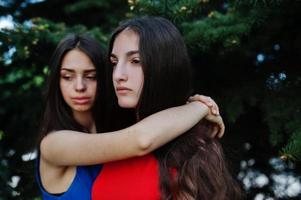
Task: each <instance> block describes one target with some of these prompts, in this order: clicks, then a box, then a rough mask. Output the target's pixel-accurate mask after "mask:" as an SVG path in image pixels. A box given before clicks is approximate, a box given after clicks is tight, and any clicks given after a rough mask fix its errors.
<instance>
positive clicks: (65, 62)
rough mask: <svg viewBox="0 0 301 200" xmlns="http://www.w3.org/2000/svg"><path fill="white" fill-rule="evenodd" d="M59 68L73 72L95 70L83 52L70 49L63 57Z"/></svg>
mask: <svg viewBox="0 0 301 200" xmlns="http://www.w3.org/2000/svg"><path fill="white" fill-rule="evenodd" d="M61 68H67V69H73V70H92V69H95V66H94V64H93V63H92V61H91V60H90V58H89V57H88V56H87V55H86V54H85V53H84V52H82V51H81V50H79V49H72V50H71V51H68V52H67V53H66V54H65V56H64V57H63V59H62V64H61Z"/></svg>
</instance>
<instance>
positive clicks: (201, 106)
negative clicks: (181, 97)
mask: <svg viewBox="0 0 301 200" xmlns="http://www.w3.org/2000/svg"><path fill="white" fill-rule="evenodd" d="M189 104H191V105H192V106H194V107H196V108H198V109H201V111H202V112H205V115H207V114H209V107H208V106H207V105H206V104H204V103H202V102H200V101H193V102H190V103H189Z"/></svg>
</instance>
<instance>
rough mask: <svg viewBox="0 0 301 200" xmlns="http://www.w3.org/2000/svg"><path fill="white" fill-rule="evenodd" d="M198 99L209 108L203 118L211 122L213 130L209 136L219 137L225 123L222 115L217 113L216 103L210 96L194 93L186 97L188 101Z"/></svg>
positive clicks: (223, 131)
mask: <svg viewBox="0 0 301 200" xmlns="http://www.w3.org/2000/svg"><path fill="white" fill-rule="evenodd" d="M192 101H199V102H201V103H203V104H205V105H206V106H208V108H209V113H208V114H207V115H206V117H205V119H206V120H208V121H209V122H211V123H213V124H214V126H213V131H212V135H211V137H216V136H217V137H219V138H221V137H222V136H223V135H224V133H225V124H224V122H223V119H222V117H221V116H220V114H219V108H218V105H217V104H216V103H215V101H214V100H213V99H211V98H210V97H207V96H204V95H199V94H196V95H194V96H192V97H190V98H189V99H188V102H192Z"/></svg>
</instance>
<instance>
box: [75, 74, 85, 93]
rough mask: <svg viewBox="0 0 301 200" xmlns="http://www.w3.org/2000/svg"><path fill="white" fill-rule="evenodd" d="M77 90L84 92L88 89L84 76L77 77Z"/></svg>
mask: <svg viewBox="0 0 301 200" xmlns="http://www.w3.org/2000/svg"><path fill="white" fill-rule="evenodd" d="M75 90H76V91H77V92H83V91H85V90H86V83H85V80H84V79H83V78H82V77H77V78H76V81H75Z"/></svg>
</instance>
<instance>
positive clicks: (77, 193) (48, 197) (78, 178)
mask: <svg viewBox="0 0 301 200" xmlns="http://www.w3.org/2000/svg"><path fill="white" fill-rule="evenodd" d="M39 163H40V162H39V159H37V169H36V179H37V182H38V186H39V188H40V191H41V193H42V198H43V200H91V190H92V185H93V182H94V180H95V179H96V177H97V175H98V174H99V172H100V170H101V168H102V165H91V166H77V167H76V174H75V177H74V179H73V181H72V183H71V185H70V186H69V188H68V190H67V191H66V192H64V193H62V194H59V195H57V194H50V193H48V192H47V191H46V190H45V189H44V187H43V186H42V183H41V177H40V170H39V168H40V167H39Z"/></svg>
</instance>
